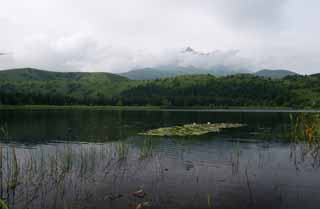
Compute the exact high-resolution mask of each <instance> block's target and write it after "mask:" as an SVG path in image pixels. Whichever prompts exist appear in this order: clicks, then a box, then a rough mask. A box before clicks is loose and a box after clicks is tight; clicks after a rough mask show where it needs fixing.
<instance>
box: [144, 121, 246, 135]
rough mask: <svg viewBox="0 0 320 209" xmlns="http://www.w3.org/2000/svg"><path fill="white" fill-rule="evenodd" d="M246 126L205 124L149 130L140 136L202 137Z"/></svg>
mask: <svg viewBox="0 0 320 209" xmlns="http://www.w3.org/2000/svg"><path fill="white" fill-rule="evenodd" d="M243 126H245V124H238V123H205V124H196V123H193V124H186V125H181V126H173V127H165V128H157V129H152V130H149V131H147V132H145V133H140V135H146V136H200V135H204V134H207V133H211V132H219V131H221V130H222V129H226V128H240V127H243Z"/></svg>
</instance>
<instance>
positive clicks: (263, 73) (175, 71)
mask: <svg viewBox="0 0 320 209" xmlns="http://www.w3.org/2000/svg"><path fill="white" fill-rule="evenodd" d="M244 73H247V74H254V75H256V76H260V77H267V78H273V79H279V78H284V77H286V76H289V75H298V74H297V73H295V72H292V71H289V70H270V69H263V70H260V71H257V72H250V71H249V70H245V69H236V70H233V69H230V68H228V67H225V66H218V67H214V68H210V69H202V68H196V67H193V66H189V67H177V66H165V67H158V68H142V69H135V70H131V71H128V72H125V73H121V74H120V75H122V76H124V77H127V78H128V79H131V80H155V79H160V78H172V77H176V76H181V75H206V74H209V75H214V76H227V75H234V74H244Z"/></svg>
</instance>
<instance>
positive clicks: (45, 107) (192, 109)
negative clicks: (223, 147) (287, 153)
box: [0, 105, 320, 113]
mask: <svg viewBox="0 0 320 209" xmlns="http://www.w3.org/2000/svg"><path fill="white" fill-rule="evenodd" d="M0 110H132V111H177V112H310V113H317V112H319V113H320V109H308V108H305V109H293V108H288V107H214V108H212V107H205V106H202V107H166V106H90V105H61V106H60V105H0Z"/></svg>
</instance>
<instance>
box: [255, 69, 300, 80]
mask: <svg viewBox="0 0 320 209" xmlns="http://www.w3.org/2000/svg"><path fill="white" fill-rule="evenodd" d="M255 75H256V76H260V77H267V78H275V79H281V78H284V77H286V76H291V75H299V74H298V73H295V72H293V71H289V70H270V69H263V70H259V71H258V72H255Z"/></svg>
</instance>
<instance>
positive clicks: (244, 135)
mask: <svg viewBox="0 0 320 209" xmlns="http://www.w3.org/2000/svg"><path fill="white" fill-rule="evenodd" d="M290 114H297V113H290ZM309 114H313V113H309ZM193 122H196V123H206V122H211V123H214V122H229V123H245V124H247V126H246V127H242V128H237V129H229V130H224V131H222V132H220V133H212V134H207V135H205V136H200V137H187V138H169V137H163V138H150V137H143V136H139V135H138V133H140V132H143V131H145V130H148V129H152V128H158V127H164V126H171V125H178V124H186V123H193ZM0 124H6V125H5V126H6V127H7V128H6V130H7V132H8V136H9V140H2V141H1V142H2V149H1V150H2V153H1V156H2V164H0V168H1V173H0V174H1V175H0V195H1V196H2V199H3V200H5V201H6V202H8V203H9V206H10V208H17V209H26V208H30V209H32V208H34V209H44V208H59V209H60V208H61V209H65V208H66V209H67V208H68V209H71V208H74V209H81V208H82V209H84V208H88V209H95V208H97V209H100V208H101V209H102V208H114V209H116V208H118V209H119V208H120V209H121V208H136V207H137V205H138V204H139V203H144V206H145V208H164V209H169V208H178V209H179V208H181V209H186V208H195V209H199V208H214V209H219V208H221V209H227V208H231V209H232V208H234V209H251V208H256V209H264V208H265V209H280V208H290V209H294V208H297V209H298V208H299V209H301V208H305V209H307V208H319V205H320V181H319V177H320V170H319V165H318V164H319V160H317V158H315V155H304V154H303V151H304V147H305V146H304V145H302V144H291V143H289V142H288V139H290V138H289V135H290V134H289V128H290V120H289V113H285V112H278V113H277V112H264V113H263V112H202V111H196V112H179V111H177V112H175V111H98V110H95V111H90V110H68V111H66V110H50V111H43V110H41V111H0ZM140 189H142V190H143V192H144V193H145V195H143V194H142V193H141V195H140V196H141V197H140V198H139V197H136V196H134V195H133V194H132V193H133V192H135V191H138V190H140ZM139 194H140V193H139ZM142 196H143V197H142ZM147 205H148V207H147Z"/></svg>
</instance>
